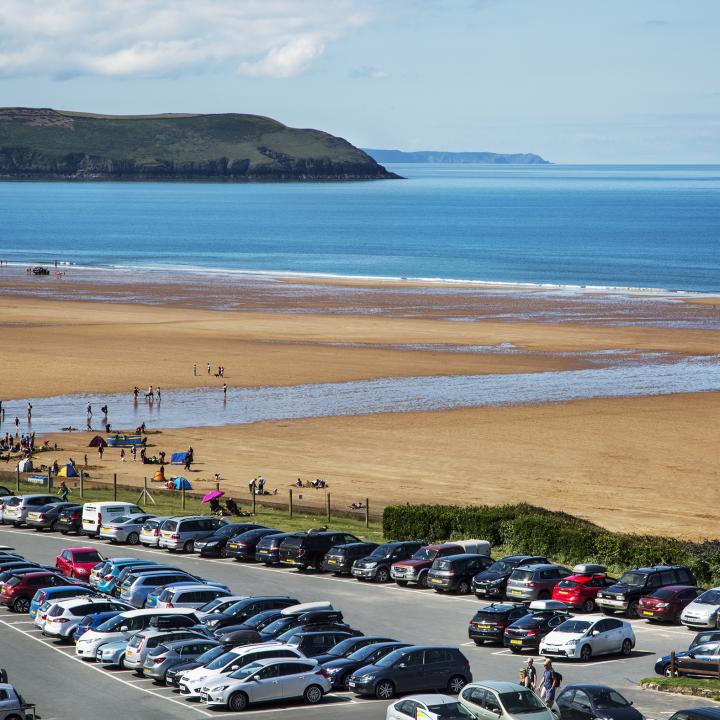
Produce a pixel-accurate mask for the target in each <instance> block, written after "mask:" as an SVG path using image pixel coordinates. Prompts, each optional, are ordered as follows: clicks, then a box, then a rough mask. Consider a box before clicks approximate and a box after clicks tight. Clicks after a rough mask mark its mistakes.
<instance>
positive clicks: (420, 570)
mask: <svg viewBox="0 0 720 720" xmlns="http://www.w3.org/2000/svg"><path fill="white" fill-rule="evenodd" d="M462 552H463V548H462V547H461V546H460V545H459V544H457V543H446V544H444V545H424V546H423V547H421V548H420V549H419V550H417V551H416V552H415V553H414V554H413V556H412V557H411V558H410V559H408V560H400V561H398V562H394V563H393V564H392V565H391V566H390V577H391V578H392V579H393V580H394V581H395V582H396V583H397V584H398V585H401V586H405V585H407V584H408V583H413V584H417V586H418V587H421V588H426V587H427V576H428V572H429V571H430V568H431V567H432V564H433V562H435V560H437V559H438V558H441V557H447V556H449V555H458V554H460V553H462Z"/></svg>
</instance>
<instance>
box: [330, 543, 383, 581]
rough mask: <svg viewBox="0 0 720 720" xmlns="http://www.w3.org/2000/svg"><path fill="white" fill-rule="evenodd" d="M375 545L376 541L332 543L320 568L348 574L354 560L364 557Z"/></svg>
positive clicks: (339, 573) (338, 573) (334, 573)
mask: <svg viewBox="0 0 720 720" xmlns="http://www.w3.org/2000/svg"><path fill="white" fill-rule="evenodd" d="M376 547H377V543H372V542H356V543H346V544H344V545H334V546H333V547H331V548H330V549H329V550H328V551H327V552H326V553H325V557H324V558H323V561H322V569H323V570H324V571H325V572H331V573H333V575H350V572H351V571H352V567H353V564H354V563H355V561H356V560H359V559H360V558H362V557H365V556H366V555H367V554H368V553H371V552H372V551H373V550H374V549H375V548H376Z"/></svg>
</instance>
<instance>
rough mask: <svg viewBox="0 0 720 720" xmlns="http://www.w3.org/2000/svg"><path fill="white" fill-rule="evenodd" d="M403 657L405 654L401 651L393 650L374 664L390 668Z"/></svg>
mask: <svg viewBox="0 0 720 720" xmlns="http://www.w3.org/2000/svg"><path fill="white" fill-rule="evenodd" d="M403 657H405V652H404V651H402V650H393V651H392V652H391V653H388V654H387V655H386V656H385V657H384V658H380V660H378V661H377V662H376V663H375V664H376V665H379V666H380V667H390V666H391V665H394V664H395V663H396V662H398V661H400V660H401V659H402V658H403Z"/></svg>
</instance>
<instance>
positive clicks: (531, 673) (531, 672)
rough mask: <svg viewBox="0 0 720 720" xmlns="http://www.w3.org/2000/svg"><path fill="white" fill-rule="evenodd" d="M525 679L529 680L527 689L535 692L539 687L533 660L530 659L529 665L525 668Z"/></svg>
mask: <svg viewBox="0 0 720 720" xmlns="http://www.w3.org/2000/svg"><path fill="white" fill-rule="evenodd" d="M525 677H526V678H527V687H528V688H529V689H530V690H534V689H535V686H536V685H537V671H536V670H535V663H534V661H533V659H532V658H528V661H527V665H526V666H525Z"/></svg>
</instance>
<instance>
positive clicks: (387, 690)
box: [375, 680, 395, 700]
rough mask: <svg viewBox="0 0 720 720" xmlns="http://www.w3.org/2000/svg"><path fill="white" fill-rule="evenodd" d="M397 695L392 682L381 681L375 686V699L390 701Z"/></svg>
mask: <svg viewBox="0 0 720 720" xmlns="http://www.w3.org/2000/svg"><path fill="white" fill-rule="evenodd" d="M394 694H395V686H394V685H393V684H392V683H391V682H390V680H381V681H380V682H379V683H378V684H377V685H376V686H375V697H376V698H378V700H389V699H390V698H391V697H392V696H393V695H394Z"/></svg>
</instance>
